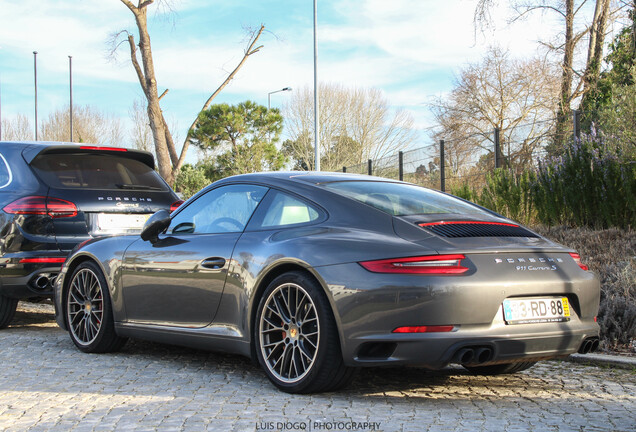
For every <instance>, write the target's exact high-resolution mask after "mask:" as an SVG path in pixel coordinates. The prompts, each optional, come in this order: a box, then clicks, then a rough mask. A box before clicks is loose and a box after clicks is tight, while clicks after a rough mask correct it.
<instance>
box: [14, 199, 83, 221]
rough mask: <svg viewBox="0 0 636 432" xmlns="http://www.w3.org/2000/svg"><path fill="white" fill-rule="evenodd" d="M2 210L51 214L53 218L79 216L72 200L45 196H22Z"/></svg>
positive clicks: (25, 213)
mask: <svg viewBox="0 0 636 432" xmlns="http://www.w3.org/2000/svg"><path fill="white" fill-rule="evenodd" d="M2 210H4V211H5V212H7V213H10V214H24V215H49V216H51V217H52V218H60V217H73V216H77V207H76V206H75V204H73V203H72V202H70V201H66V200H63V199H60V198H50V197H49V198H47V197H44V196H28V197H24V198H20V199H18V200H15V201H13V202H12V203H10V204H7V205H6V206H4V208H3V209H2Z"/></svg>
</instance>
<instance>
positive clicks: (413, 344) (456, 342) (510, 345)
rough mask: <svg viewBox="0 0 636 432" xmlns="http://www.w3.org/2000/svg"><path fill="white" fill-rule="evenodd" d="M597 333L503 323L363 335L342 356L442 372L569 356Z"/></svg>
mask: <svg viewBox="0 0 636 432" xmlns="http://www.w3.org/2000/svg"><path fill="white" fill-rule="evenodd" d="M598 332H599V327H598V325H597V324H596V323H595V322H594V321H593V320H592V321H591V322H585V323H584V322H581V321H579V320H578V319H575V320H573V321H570V322H565V323H546V324H520V325H506V324H505V323H504V322H503V320H501V321H500V322H496V323H494V324H493V325H491V326H490V327H484V326H464V327H462V326H460V328H459V329H457V330H455V331H453V332H449V333H422V334H394V333H389V334H384V335H366V336H364V337H361V338H354V339H352V340H350V341H348V342H347V344H346V345H347V346H346V348H345V353H344V354H345V359H346V361H347V363H348V364H349V365H352V366H354V365H355V366H380V365H405V364H409V365H418V366H423V367H427V368H430V369H441V368H443V367H445V366H446V365H448V364H449V363H465V364H469V365H487V364H496V363H512V362H517V361H528V360H541V359H549V358H556V357H562V356H567V355H569V354H572V353H575V352H577V351H578V350H579V348H580V347H581V345H582V344H583V342H584V341H585V340H586V339H589V338H594V337H598ZM466 351H472V352H468V353H466ZM378 353H380V354H382V356H379V355H378ZM369 354H371V355H369ZM373 354H375V356H374V355H373ZM462 355H465V356H466V357H464V358H463V359H462ZM480 355H481V356H483V357H481V358H480Z"/></svg>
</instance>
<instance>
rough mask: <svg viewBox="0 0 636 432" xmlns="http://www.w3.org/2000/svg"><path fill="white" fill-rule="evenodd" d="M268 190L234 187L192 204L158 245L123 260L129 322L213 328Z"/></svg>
mask: <svg viewBox="0 0 636 432" xmlns="http://www.w3.org/2000/svg"><path fill="white" fill-rule="evenodd" d="M267 190H268V189H267V188H265V187H262V186H254V185H247V184H234V185H227V186H221V187H218V188H214V189H210V190H209V191H208V192H206V193H205V194H203V195H201V196H200V197H198V198H197V199H196V200H194V201H191V202H190V201H188V202H186V204H184V207H183V208H181V209H179V210H178V211H177V212H176V214H175V215H174V216H173V217H172V221H171V222H170V226H169V227H168V229H167V230H166V234H162V235H160V236H159V239H158V240H157V241H155V242H154V243H151V242H149V241H148V242H145V241H143V240H141V239H140V240H138V241H136V242H135V243H133V244H132V245H131V247H130V248H128V250H127V251H126V253H125V254H124V262H123V274H122V287H123V288H122V292H123V298H124V304H125V310H126V319H127V320H128V321H129V322H137V323H152V324H158V325H170V326H182V327H193V328H194V327H203V326H206V325H208V324H210V323H212V322H213V320H214V316H215V315H216V311H217V309H218V306H219V303H220V301H221V296H222V295H223V287H224V285H225V279H226V277H227V273H228V269H229V268H230V264H231V259H232V251H233V250H234V245H235V244H236V242H237V241H238V239H239V237H240V236H241V234H242V233H243V230H244V229H245V226H246V225H247V223H248V221H249V219H250V218H251V217H252V213H253V212H254V210H255V209H256V208H257V207H258V204H259V203H260V201H261V200H262V199H263V197H264V196H265V194H266V193H267Z"/></svg>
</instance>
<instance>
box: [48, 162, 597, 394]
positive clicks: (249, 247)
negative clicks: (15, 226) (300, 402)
mask: <svg viewBox="0 0 636 432" xmlns="http://www.w3.org/2000/svg"><path fill="white" fill-rule="evenodd" d="M55 291H56V318H57V321H58V323H59V324H60V326H62V327H63V328H65V329H67V330H68V332H69V334H70V337H71V339H72V341H73V342H74V344H75V345H76V346H77V347H78V348H79V349H80V350H82V351H85V352H107V351H113V350H116V349H118V348H119V347H121V346H122V344H123V343H124V342H125V341H126V339H127V338H131V337H132V338H143V339H149V340H154V341H159V342H164V343H170V344H178V345H187V346H192V347H198V348H203V349H211V350H218V351H225V352H230V353H236V354H241V355H244V356H247V357H251V358H253V359H254V360H256V361H257V362H258V363H259V364H260V365H261V366H262V368H263V370H264V371H265V373H266V375H267V376H268V378H269V379H270V380H271V381H272V383H273V384H274V385H276V386H277V387H278V388H280V389H282V390H284V391H287V392H292V393H311V392H321V391H330V390H335V389H338V388H342V387H343V386H344V385H346V384H347V383H348V382H349V381H350V380H351V377H352V376H353V374H354V372H355V371H356V370H357V369H358V368H360V367H371V366H386V365H392V366H395V365H419V366H422V367H426V368H430V369H439V368H442V367H445V366H446V365H448V364H449V363H457V364H461V365H463V366H464V367H466V368H467V369H468V370H470V371H472V372H474V373H481V374H497V373H513V372H518V371H521V370H524V369H527V368H528V367H531V366H532V365H533V364H534V363H536V362H537V361H539V360H542V359H550V358H556V357H562V356H567V355H569V354H571V353H574V352H577V351H579V352H588V351H590V350H593V349H595V348H596V347H597V346H598V325H597V324H596V315H597V312H598V306H599V297H600V290H599V281H598V279H597V278H596V276H595V275H594V274H593V273H592V272H590V271H589V270H588V269H587V267H586V266H585V265H584V264H583V263H582V261H581V257H580V256H579V255H578V254H577V253H576V251H574V250H572V249H569V248H567V247H564V246H562V245H559V244H556V243H554V242H552V241H550V240H548V239H546V238H544V237H541V236H540V235H538V234H536V233H534V232H533V231H532V230H530V229H528V228H525V227H523V226H521V225H519V224H517V223H516V222H514V221H511V220H509V219H506V218H504V217H502V216H500V215H498V214H496V213H493V212H491V211H489V210H486V209H484V208H482V207H479V206H477V205H474V204H472V203H469V202H467V201H464V200H461V199H459V198H456V197H453V196H451V195H447V194H444V193H441V192H437V191H433V190H430V189H426V188H423V187H419V186H416V185H412V184H408V183H403V182H397V181H391V180H386V179H380V178H377V177H370V176H359V175H352V174H339V173H312V172H304V173H301V172H291V173H280V172H277V173H261V174H246V175H241V176H235V177H229V178H226V179H223V180H220V181H218V182H216V183H213V184H211V185H210V186H208V187H206V188H205V189H203V190H202V191H200V192H199V193H198V194H196V195H195V196H194V197H192V198H190V199H189V200H188V201H186V203H185V204H184V205H183V206H181V207H180V208H179V209H177V210H176V211H175V212H173V213H172V214H170V213H169V212H168V211H159V212H157V213H155V214H154V215H153V216H152V217H150V219H148V221H147V222H146V224H145V226H144V228H143V230H142V232H141V236H139V235H136V236H133V235H128V236H116V237H110V238H105V239H100V240H93V241H89V242H88V243H86V244H84V245H82V246H81V247H80V248H78V249H76V250H75V251H74V252H73V253H72V254H71V255H70V257H69V258H68V260H67V261H66V262H65V264H64V266H63V268H62V270H61V273H60V276H59V277H58V279H57V282H56V286H55Z"/></svg>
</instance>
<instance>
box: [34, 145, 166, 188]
mask: <svg viewBox="0 0 636 432" xmlns="http://www.w3.org/2000/svg"><path fill="white" fill-rule="evenodd" d="M31 165H32V166H33V168H34V169H35V171H36V172H37V173H38V175H40V176H41V177H42V179H43V180H44V181H45V182H46V183H47V184H49V185H50V186H51V187H53V188H70V189H140V190H161V191H162V190H166V185H165V184H164V183H163V181H161V179H160V178H159V175H158V174H157V173H156V172H155V171H154V170H152V169H151V168H150V167H149V166H148V165H146V164H144V163H142V162H139V161H136V160H134V159H129V158H125V157H120V156H113V155H107V154H85V153H83V154H81V153H73V154H68V153H66V154H46V153H45V154H42V155H40V156H38V157H37V158H36V159H35V160H34V161H33V162H32V164H31Z"/></svg>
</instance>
